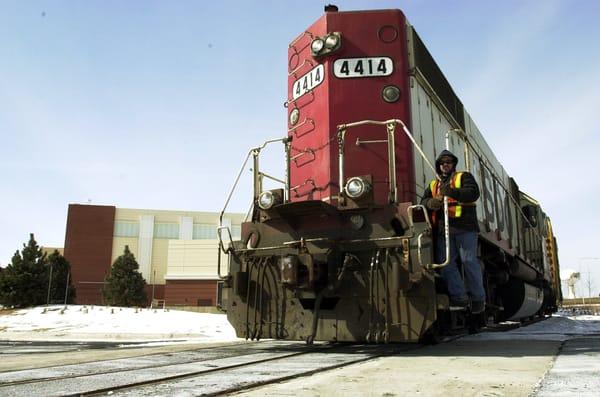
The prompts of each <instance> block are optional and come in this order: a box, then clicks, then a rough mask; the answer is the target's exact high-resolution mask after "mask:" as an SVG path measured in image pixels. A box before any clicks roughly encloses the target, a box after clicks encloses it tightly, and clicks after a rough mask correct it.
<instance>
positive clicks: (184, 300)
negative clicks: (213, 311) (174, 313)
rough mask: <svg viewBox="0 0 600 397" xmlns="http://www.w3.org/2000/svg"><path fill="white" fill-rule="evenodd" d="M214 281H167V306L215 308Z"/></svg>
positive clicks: (215, 287)
mask: <svg viewBox="0 0 600 397" xmlns="http://www.w3.org/2000/svg"><path fill="white" fill-rule="evenodd" d="M216 294H217V281H216V280H167V284H166V286H165V304H166V305H167V306H215V305H216Z"/></svg>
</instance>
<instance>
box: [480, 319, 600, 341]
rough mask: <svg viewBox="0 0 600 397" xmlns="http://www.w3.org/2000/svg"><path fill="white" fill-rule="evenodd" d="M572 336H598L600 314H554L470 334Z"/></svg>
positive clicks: (486, 336)
mask: <svg viewBox="0 0 600 397" xmlns="http://www.w3.org/2000/svg"><path fill="white" fill-rule="evenodd" d="M574 336H584V337H585V336H600V316H597V315H575V316H573V315H565V314H560V313H559V314H554V315H553V316H552V317H550V318H548V319H546V320H543V321H539V322H537V323H534V324H531V325H528V326H524V327H520V328H516V329H513V330H510V331H504V332H483V333H480V334H476V335H470V336H468V338H470V339H479V340H508V339H527V340H556V341H563V340H567V339H570V338H571V337H574Z"/></svg>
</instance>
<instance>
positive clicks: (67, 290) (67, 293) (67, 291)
mask: <svg viewBox="0 0 600 397" xmlns="http://www.w3.org/2000/svg"><path fill="white" fill-rule="evenodd" d="M70 277H71V272H69V273H67V285H65V309H66V308H67V298H68V296H69V278H70Z"/></svg>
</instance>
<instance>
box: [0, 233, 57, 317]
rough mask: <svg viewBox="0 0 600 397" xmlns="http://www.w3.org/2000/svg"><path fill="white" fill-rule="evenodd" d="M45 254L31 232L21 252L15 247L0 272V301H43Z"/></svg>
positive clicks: (11, 303)
mask: <svg viewBox="0 0 600 397" xmlns="http://www.w3.org/2000/svg"><path fill="white" fill-rule="evenodd" d="M45 265H46V254H45V253H43V252H42V250H41V249H40V247H39V246H38V244H37V242H36V241H35V238H34V237H33V233H32V234H30V235H29V242H28V243H27V245H25V244H23V249H22V250H21V252H19V251H16V252H15V254H14V255H13V257H12V260H11V263H10V264H9V265H8V266H7V267H6V269H4V271H2V272H1V273H0V303H1V304H3V305H5V306H14V307H27V306H35V305H41V304H43V303H46V292H47V282H48V275H47V273H46V272H47V267H46V266H45Z"/></svg>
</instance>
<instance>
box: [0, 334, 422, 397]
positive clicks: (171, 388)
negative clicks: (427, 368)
mask: <svg viewBox="0 0 600 397" xmlns="http://www.w3.org/2000/svg"><path fill="white" fill-rule="evenodd" d="M417 348H419V346H418V345H339V344H338V345H331V344H315V345H313V346H307V345H306V344H304V343H303V342H284V341H263V342H257V343H247V344H243V345H233V346H222V347H216V348H203V349H198V350H194V351H185V352H178V353H171V354H158V355H148V356H142V357H133V358H124V359H115V360H105V361H97V362H92V363H88V364H78V365H62V366H55V367H48V368H38V369H29V370H21V371H12V372H4V373H0V395H2V396H32V395H40V392H41V394H43V395H44V396H80V395H99V394H103V395H106V394H107V393H108V392H110V395H111V396H148V395H163V396H164V395H196V396H197V395H205V396H210V395H218V394H223V393H231V392H235V391H239V390H244V389H248V388H252V387H256V386H260V385H264V384H268V383H274V382H279V381H282V380H286V379H291V378H295V377H299V376H305V375H310V374H312V373H316V372H319V371H325V370H330V369H334V368H338V367H343V366H345V365H349V364H354V363H358V362H361V361H366V360H370V359H373V358H376V357H381V356H385V355H391V354H398V353H401V352H404V351H408V350H414V349H417Z"/></svg>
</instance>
